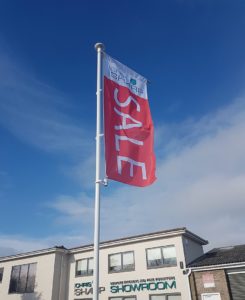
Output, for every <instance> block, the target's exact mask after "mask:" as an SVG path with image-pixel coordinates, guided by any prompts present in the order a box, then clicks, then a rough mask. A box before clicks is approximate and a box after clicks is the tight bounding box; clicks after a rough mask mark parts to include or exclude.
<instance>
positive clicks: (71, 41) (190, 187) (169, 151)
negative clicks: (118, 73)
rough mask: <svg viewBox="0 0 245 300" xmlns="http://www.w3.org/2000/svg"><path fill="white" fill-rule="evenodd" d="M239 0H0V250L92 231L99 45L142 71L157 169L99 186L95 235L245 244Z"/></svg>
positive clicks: (244, 77)
mask: <svg viewBox="0 0 245 300" xmlns="http://www.w3.org/2000/svg"><path fill="white" fill-rule="evenodd" d="M244 13H245V2H244V1H243V0H236V1H226V0H222V1H221V0H220V1H219V0H212V1H211V0H205V1H204V0H166V1H156V0H154V1H145V0H144V1H130V0H125V1H120V2H119V1H112V0H108V1H88V0H82V1H75V0H74V1H25V2H24V3H23V2H22V3H20V1H17V0H16V1H15V0H12V1H7V0H5V1H4V0H3V1H0V137H1V142H0V208H1V218H0V255H7V254H11V253H16V252H21V251H29V250H33V249H40V248H45V247H49V246H53V245H61V244H63V245H65V246H67V247H71V246H77V245H80V244H84V243H90V242H91V241H92V240H93V206H94V173H95V169H94V157H95V156H94V153H95V140H94V136H95V100H96V99H95V88H96V52H95V50H94V44H95V43H96V42H103V43H104V44H105V46H106V50H107V52H108V54H110V55H111V56H113V57H115V58H117V59H118V60H119V61H121V62H122V63H124V64H126V65H128V66H129V67H131V68H133V69H134V70H137V71H138V72H139V73H140V74H142V75H144V76H145V77H146V78H148V79H149V80H150V82H151V83H150V85H149V91H148V94H149V101H150V107H151V113H152V117H153V121H154V125H155V151H156V157H157V177H158V180H157V182H156V183H154V184H153V185H152V186H151V187H148V188H135V187H130V186H126V185H122V184H119V183H115V182H110V184H109V187H108V188H106V189H102V202H101V206H102V207H101V239H102V240H105V239H111V238H117V237H122V236H127V235H133V234H138V233H145V232H151V231H155V230H162V229H169V228H175V227H179V226H181V227H182V226H187V227H188V229H189V230H191V231H193V232H195V233H196V234H199V235H201V236H202V237H204V238H206V239H208V240H209V241H210V247H214V246H223V245H229V244H241V243H244V242H245V240H244V236H245V232H244V228H245V223H244V222H245V221H244V213H243V212H244V210H245V202H244V199H245V184H244V183H245V156H244V153H245V133H244V132H245V89H244V87H245V84H244V82H245V39H244V36H245V18H244Z"/></svg>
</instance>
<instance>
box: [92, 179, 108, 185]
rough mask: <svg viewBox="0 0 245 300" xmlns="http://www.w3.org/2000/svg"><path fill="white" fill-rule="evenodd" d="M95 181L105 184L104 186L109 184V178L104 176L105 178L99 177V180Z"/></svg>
mask: <svg viewBox="0 0 245 300" xmlns="http://www.w3.org/2000/svg"><path fill="white" fill-rule="evenodd" d="M95 183H100V184H103V186H108V180H107V178H104V179H103V180H102V179H99V180H97V181H95Z"/></svg>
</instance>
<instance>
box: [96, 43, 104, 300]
mask: <svg viewBox="0 0 245 300" xmlns="http://www.w3.org/2000/svg"><path fill="white" fill-rule="evenodd" d="M95 49H96V51H97V90H96V98H97V109H96V171H95V212H94V276H93V300H98V299H99V242H100V184H101V183H103V182H102V180H101V179H100V138H101V136H102V134H101V99H102V80H101V71H102V52H103V50H104V45H103V44H102V43H97V44H95Z"/></svg>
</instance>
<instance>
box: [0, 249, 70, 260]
mask: <svg viewBox="0 0 245 300" xmlns="http://www.w3.org/2000/svg"><path fill="white" fill-rule="evenodd" d="M57 252H64V253H67V252H68V249H67V248H65V247H64V246H54V247H52V248H46V249H41V250H35V251H29V252H25V253H17V254H13V255H8V256H1V257H0V263H1V262H5V261H9V260H16V259H22V258H26V257H33V256H39V255H45V254H52V253H57Z"/></svg>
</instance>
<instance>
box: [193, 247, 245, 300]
mask: <svg viewBox="0 0 245 300" xmlns="http://www.w3.org/2000/svg"><path fill="white" fill-rule="evenodd" d="M189 268H191V275H190V285H191V291H192V299H193V300H230V299H231V300H244V299H245V245H238V246H231V247H222V248H215V249H213V250H211V251H209V252H207V253H206V254H204V255H203V256H201V257H199V258H197V259H196V260H195V261H193V262H192V263H190V264H189Z"/></svg>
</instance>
